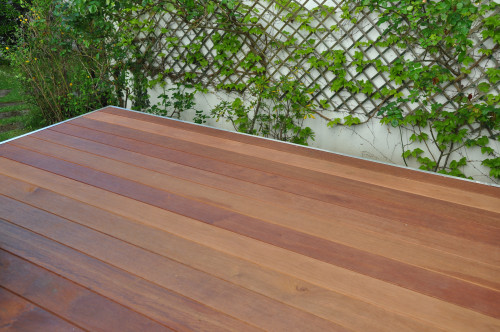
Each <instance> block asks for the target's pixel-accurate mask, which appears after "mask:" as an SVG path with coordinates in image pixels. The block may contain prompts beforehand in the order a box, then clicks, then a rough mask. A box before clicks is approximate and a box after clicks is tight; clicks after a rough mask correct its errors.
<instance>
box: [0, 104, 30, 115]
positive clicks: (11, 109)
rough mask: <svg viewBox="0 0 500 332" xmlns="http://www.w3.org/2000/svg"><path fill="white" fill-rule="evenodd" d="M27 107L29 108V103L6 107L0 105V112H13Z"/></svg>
mask: <svg viewBox="0 0 500 332" xmlns="http://www.w3.org/2000/svg"><path fill="white" fill-rule="evenodd" d="M0 106H1V105H0ZM27 109H29V105H27V104H21V105H12V106H4V107H0V113H4V112H12V111H23V110H27Z"/></svg>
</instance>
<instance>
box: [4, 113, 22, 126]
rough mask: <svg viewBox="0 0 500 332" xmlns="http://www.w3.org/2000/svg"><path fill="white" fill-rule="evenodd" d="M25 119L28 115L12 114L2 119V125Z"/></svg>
mask: <svg viewBox="0 0 500 332" xmlns="http://www.w3.org/2000/svg"><path fill="white" fill-rule="evenodd" d="M25 120H26V116H24V115H20V116H12V117H10V118H4V119H0V126H5V125H9V124H12V123H16V122H24V121H25Z"/></svg>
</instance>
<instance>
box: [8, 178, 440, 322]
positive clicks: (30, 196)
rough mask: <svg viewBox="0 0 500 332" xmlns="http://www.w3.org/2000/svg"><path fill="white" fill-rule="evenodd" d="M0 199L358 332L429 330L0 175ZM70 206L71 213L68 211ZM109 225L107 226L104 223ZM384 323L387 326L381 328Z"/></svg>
mask: <svg viewBox="0 0 500 332" xmlns="http://www.w3.org/2000/svg"><path fill="white" fill-rule="evenodd" d="M0 182H1V183H2V184H3V187H2V188H0V190H2V191H4V192H2V194H7V193H8V195H9V197H12V198H15V199H17V200H20V201H23V202H26V203H27V204H30V205H32V206H35V207H38V208H44V209H46V210H49V211H51V212H53V213H55V214H57V215H60V216H62V217H64V218H67V219H69V220H72V221H75V222H78V223H79V224H81V225H84V226H86V227H90V228H92V229H95V230H97V231H100V232H102V233H105V234H109V235H111V236H113V237H116V238H119V239H121V240H124V241H127V242H129V243H132V244H134V245H137V246H140V247H141V248H143V249H147V250H150V251H151V252H155V253H157V254H160V255H163V256H166V257H169V258H172V259H174V260H176V261H178V262H183V263H184V264H187V265H189V266H191V267H193V268H196V269H198V270H201V271H204V272H207V273H210V274H212V275H214V276H216V277H218V278H221V279H223V280H226V281H229V282H232V283H234V284H237V285H240V286H242V287H245V288H247V289H250V290H252V291H255V292H258V293H260V294H263V295H265V296H268V297H270V298H274V299H277V300H279V301H281V302H283V303H287V304H289V305H292V306H294V307H296V308H298V309H301V310H303V311H306V312H310V313H312V314H315V315H317V316H319V317H322V318H325V319H328V320H331V321H336V322H338V323H339V324H341V325H342V326H346V327H347V328H350V329H353V330H360V331H366V330H371V331H387V330H390V331H394V330H397V331H407V330H408V331H415V330H419V331H425V330H428V329H432V330H436V329H438V327H436V326H433V327H430V326H427V325H424V324H423V323H422V322H420V321H418V320H414V319H412V318H409V317H403V316H401V315H398V314H395V313H393V312H390V311H386V310H383V309H381V308H379V307H377V306H374V305H371V304H368V303H366V302H363V301H360V300H357V299H354V298H352V297H349V296H345V295H343V294H339V293H337V292H332V291H329V290H327V289H325V288H321V287H318V286H315V285H313V284H311V283H309V282H306V281H304V280H300V279H297V278H294V277H292V276H289V275H286V274H283V273H279V272H277V271H273V270H270V269H268V268H264V267H262V266H259V265H257V264H254V263H251V262H248V261H245V260H242V259H239V258H237V257H234V256H231V255H228V254H225V253H223V252H220V251H217V250H214V249H211V248H209V247H206V246H202V245H200V244H197V243H195V242H192V241H189V240H185V239H183V238H181V237H178V236H175V235H173V234H170V233H168V232H166V231H165V230H162V229H159V228H153V227H147V226H146V227H145V225H143V224H140V223H136V222H133V221H131V220H128V219H125V218H123V217H120V216H117V215H115V214H111V213H109V212H106V211H104V210H101V209H97V208H95V207H92V206H90V205H87V204H84V203H81V202H78V201H75V200H73V199H70V198H68V197H65V196H61V195H58V194H55V193H53V192H51V191H49V190H46V189H43V188H37V189H36V190H33V186H32V185H30V184H28V183H25V182H20V181H16V180H14V179H11V178H7V179H6V178H5V177H2V176H0ZM68 207H71V208H68ZM101 220H106V222H105V223H103V222H100V221H101ZM380 320H383V321H384V324H379V322H380Z"/></svg>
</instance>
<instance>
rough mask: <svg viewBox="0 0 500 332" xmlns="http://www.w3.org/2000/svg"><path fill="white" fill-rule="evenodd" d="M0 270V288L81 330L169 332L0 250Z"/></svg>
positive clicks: (113, 303)
mask: <svg viewBox="0 0 500 332" xmlns="http://www.w3.org/2000/svg"><path fill="white" fill-rule="evenodd" d="M2 184H3V182H2ZM0 267H1V271H2V272H1V273H0V286H2V287H5V288H7V289H9V290H11V291H13V292H15V293H16V294H19V295H21V296H22V297H23V298H25V299H27V300H29V301H30V302H32V303H34V304H36V305H38V306H40V307H42V308H45V309H46V310H49V311H50V312H53V313H55V314H57V315H58V316H60V317H62V318H64V319H65V320H67V321H69V322H72V323H73V324H76V325H77V326H79V327H81V328H83V329H86V330H91V331H171V330H170V329H169V328H168V327H166V326H162V325H160V324H159V323H157V322H154V321H152V320H151V319H149V318H146V317H145V316H143V315H141V314H138V313H136V312H134V311H132V310H130V309H128V308H125V307H123V306H121V305H119V304H117V303H116V302H113V301H110V300H108V299H106V298H105V297H103V296H100V295H98V294H96V293H95V292H92V291H90V290H88V289H86V288H84V287H82V286H80V285H78V284H75V283H74V282H71V281H69V280H67V279H64V278H62V277H60V276H57V275H56V274H54V273H52V272H50V271H48V270H45V269H43V268H41V267H38V266H36V265H34V264H32V263H29V262H28V261H26V260H23V259H21V258H19V257H16V256H14V255H12V254H10V253H8V252H6V251H3V250H0Z"/></svg>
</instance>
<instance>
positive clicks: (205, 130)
mask: <svg viewBox="0 0 500 332" xmlns="http://www.w3.org/2000/svg"><path fill="white" fill-rule="evenodd" d="M101 112H103V113H110V114H115V115H120V116H124V117H128V118H131V119H137V120H142V121H146V122H152V123H157V124H162V125H165V126H168V127H175V128H181V129H184V130H188V131H194V132H199V133H202V134H206V135H211V136H215V137H219V138H225V139H231V140H234V141H238V142H242V143H247V144H252V145H256V146H262V147H266V148H270V149H274V150H278V151H285V152H290V153H294V154H297V155H300V156H306V157H311V158H316V159H322V160H327V161H330V162H333V163H339V164H341V165H349V166H355V167H357V168H361V169H365V168H369V169H370V170H372V171H376V172H380V173H385V174H392V175H394V176H397V177H404V178H408V179H413V180H417V181H421V182H423V183H432V184H439V185H441V186H445V187H452V188H456V189H460V190H465V191H470V192H475V193H480V194H484V195H490V196H493V197H498V189H497V187H495V186H489V185H486V186H485V185H483V184H480V183H475V182H472V181H465V180H464V181H462V180H460V181H457V178H452V177H447V176H441V175H437V174H435V173H432V172H419V171H414V170H412V169H410V168H407V167H394V166H392V165H387V164H384V163H380V162H377V161H374V162H373V161H369V160H366V159H361V158H357V157H351V156H347V155H342V154H338V153H334V152H333V153H332V152H327V151H322V150H318V149H314V148H312V149H311V148H310V147H305V146H302V145H297V144H290V143H283V142H279V141H275V140H268V139H262V138H260V137H258V136H253V135H241V134H239V135H235V134H234V132H231V131H226V130H220V129H216V128H212V127H208V126H203V125H201V126H200V125H196V124H192V123H187V122H182V121H175V120H172V119H169V118H164V117H157V116H151V115H149V114H145V113H140V112H133V111H129V110H124V109H119V108H116V107H112V106H111V107H106V108H104V109H102V110H101Z"/></svg>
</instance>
